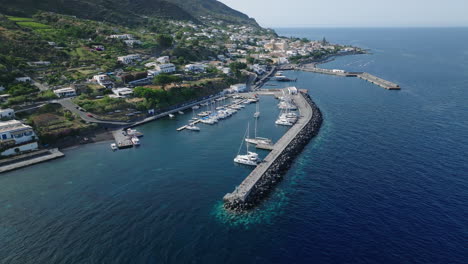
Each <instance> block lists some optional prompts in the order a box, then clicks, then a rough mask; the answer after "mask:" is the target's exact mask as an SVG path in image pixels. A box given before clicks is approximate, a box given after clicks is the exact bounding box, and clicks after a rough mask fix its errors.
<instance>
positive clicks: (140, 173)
mask: <svg viewBox="0 0 468 264" xmlns="http://www.w3.org/2000/svg"><path fill="white" fill-rule="evenodd" d="M277 32H278V33H279V34H280V35H283V36H294V37H301V38H302V37H307V38H309V39H318V40H321V39H322V38H323V37H325V38H326V39H327V40H328V41H329V42H332V43H340V44H348V45H353V46H358V47H362V48H366V49H368V50H369V54H365V55H352V56H343V57H338V58H336V59H335V60H334V61H332V62H330V63H327V64H323V65H321V67H325V68H329V69H344V70H349V71H366V72H369V73H372V74H375V75H377V76H379V77H382V78H385V79H387V80H389V81H392V82H395V83H398V84H399V85H400V86H401V87H402V90H401V91H388V90H385V89H383V88H381V87H378V86H376V85H373V84H371V83H368V82H366V81H364V80H360V79H357V78H344V77H336V76H328V75H319V74H315V73H306V72H295V71H289V72H285V74H286V75H287V76H288V77H291V78H297V79H298V80H297V82H296V83H276V82H270V83H268V84H267V86H265V87H266V88H279V87H285V86H288V85H295V86H297V87H298V88H301V89H307V90H308V92H309V94H310V95H311V97H312V98H313V100H314V101H315V102H316V103H317V104H318V106H319V107H320V108H321V110H322V112H323V115H324V124H323V126H322V129H321V131H320V133H319V135H318V136H317V137H316V138H314V139H313V140H312V141H311V142H310V143H309V144H308V145H307V146H306V147H305V149H304V151H303V152H302V154H301V155H300V156H299V157H298V158H297V159H296V161H295V162H294V163H293V165H292V167H291V169H290V170H289V171H288V172H287V173H286V175H285V176H284V179H283V181H282V182H281V183H280V184H279V185H278V186H277V187H276V188H275V189H274V191H273V192H272V193H271V195H270V196H269V197H268V198H267V199H266V200H265V201H264V202H262V203H261V204H260V205H259V206H258V207H256V208H255V209H254V210H252V211H250V212H248V213H245V214H232V213H230V212H227V211H225V210H224V209H223V206H222V198H223V196H224V195H225V194H226V193H228V192H231V191H233V190H234V189H235V187H236V186H237V185H238V184H240V183H241V182H242V180H243V179H244V178H245V177H246V176H247V175H248V174H249V172H250V171H251V168H248V167H244V166H239V165H236V164H234V163H233V158H234V157H235V155H237V153H239V152H241V153H242V152H245V145H242V146H241V142H242V138H243V136H244V133H245V131H246V127H247V124H250V128H251V130H250V132H249V133H250V135H252V134H253V133H254V131H253V130H254V129H253V127H254V122H253V120H254V119H253V113H254V112H255V105H254V104H251V105H248V106H247V107H246V108H245V109H243V110H241V111H239V112H238V113H237V114H236V115H235V116H233V117H231V118H229V119H227V120H224V121H221V122H220V123H218V124H217V125H213V126H209V125H200V126H201V131H200V132H198V133H197V132H191V131H182V132H177V131H176V128H178V127H180V126H182V125H185V124H186V123H187V122H188V120H189V119H190V118H192V114H193V113H192V112H191V111H186V113H185V114H184V115H177V116H176V118H175V119H173V120H171V119H161V120H159V121H156V122H152V123H149V124H146V125H143V126H141V127H139V128H138V130H140V131H141V132H143V133H144V137H143V138H142V139H141V146H140V147H138V148H133V149H127V150H119V151H116V152H112V151H111V149H110V146H109V144H110V143H111V142H101V143H96V144H89V145H84V146H80V147H76V148H72V149H67V150H64V153H65V154H66V157H65V158H62V159H58V160H54V161H50V162H46V163H43V164H39V165H35V166H32V167H28V168H24V169H20V170H17V171H13V172H9V173H4V174H1V175H0V263H21V264H22V263H35V264H36V263H47V264H51V263H72V264H74V263H467V261H468V45H467V43H468V28H338V29H333V28H312V29H310V28H280V29H277ZM276 104H277V101H276V99H275V98H273V97H268V96H262V97H261V98H260V106H259V107H260V112H261V116H260V118H259V122H258V126H257V134H258V136H262V137H270V138H272V139H273V140H278V139H279V138H280V137H281V135H282V134H284V132H285V131H286V129H287V128H284V127H278V126H275V125H274V121H275V119H276V117H277V115H278V108H277V106H276ZM259 154H260V156H262V157H265V156H266V155H267V152H266V151H259Z"/></svg>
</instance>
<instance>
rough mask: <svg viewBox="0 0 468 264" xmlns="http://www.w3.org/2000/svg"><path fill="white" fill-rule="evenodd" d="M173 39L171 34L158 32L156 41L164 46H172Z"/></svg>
mask: <svg viewBox="0 0 468 264" xmlns="http://www.w3.org/2000/svg"><path fill="white" fill-rule="evenodd" d="M173 41H174V40H173V39H172V37H171V36H169V35H166V34H158V35H157V36H156V42H157V43H158V45H159V46H161V47H162V48H169V47H171V46H172V43H173Z"/></svg>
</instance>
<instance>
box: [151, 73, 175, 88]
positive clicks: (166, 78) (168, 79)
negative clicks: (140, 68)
mask: <svg viewBox="0 0 468 264" xmlns="http://www.w3.org/2000/svg"><path fill="white" fill-rule="evenodd" d="M176 82H180V78H179V77H177V76H173V75H169V74H164V73H162V74H159V75H156V77H154V80H153V83H154V84H156V85H161V86H162V87H163V89H164V87H165V86H166V85H168V84H170V83H176Z"/></svg>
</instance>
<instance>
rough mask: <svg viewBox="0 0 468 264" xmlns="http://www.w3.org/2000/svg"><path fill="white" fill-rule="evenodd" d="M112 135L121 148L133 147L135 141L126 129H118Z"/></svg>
mask: <svg viewBox="0 0 468 264" xmlns="http://www.w3.org/2000/svg"><path fill="white" fill-rule="evenodd" d="M112 135H113V136H114V139H115V144H117V147H118V148H119V149H125V148H131V147H133V143H132V140H131V137H129V136H128V135H127V134H126V133H125V131H123V130H121V129H119V130H116V131H112Z"/></svg>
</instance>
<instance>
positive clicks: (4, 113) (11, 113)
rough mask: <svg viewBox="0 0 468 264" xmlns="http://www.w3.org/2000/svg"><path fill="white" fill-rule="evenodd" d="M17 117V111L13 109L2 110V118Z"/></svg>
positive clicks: (0, 114) (0, 112) (0, 110)
mask: <svg viewBox="0 0 468 264" xmlns="http://www.w3.org/2000/svg"><path fill="white" fill-rule="evenodd" d="M13 117H15V110H13V109H11V108H7V109H0V118H13Z"/></svg>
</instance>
